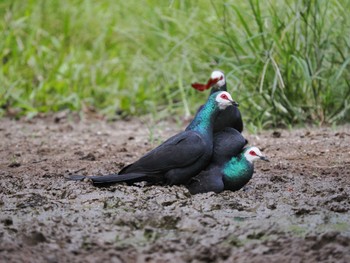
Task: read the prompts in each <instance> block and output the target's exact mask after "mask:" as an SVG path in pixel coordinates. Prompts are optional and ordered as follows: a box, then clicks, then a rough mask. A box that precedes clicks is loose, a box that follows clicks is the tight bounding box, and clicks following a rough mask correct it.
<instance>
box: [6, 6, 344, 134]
mask: <svg viewBox="0 0 350 263" xmlns="http://www.w3.org/2000/svg"><path fill="white" fill-rule="evenodd" d="M349 7H350V1H325V0H323V1H322V0H319V1H294V3H293V4H290V1H287V0H285V1H270V2H268V3H267V2H266V3H264V4H262V3H261V2H260V3H259V1H258V0H250V1H246V2H244V1H241V2H237V1H233V0H228V1H212V2H211V1H209V0H206V1H205V0H204V1H199V0H198V1H186V0H182V1H181V0H177V1H155V0H148V1H143V2H140V1H137V0H129V1H112V0H103V1H92V0H70V1H68V0H51V1H45V0H32V1H20V0H15V1H10V0H8V1H2V2H1V3H0V14H1V17H3V19H2V21H1V22H0V25H1V32H0V55H1V58H2V62H1V70H0V83H1V85H0V106H1V110H0V111H1V112H0V114H2V115H4V114H6V113H8V112H9V111H15V112H16V114H18V115H21V114H27V115H35V114H36V113H38V112H48V111H59V110H62V109H67V108H68V109H71V110H81V109H83V108H85V107H93V108H95V109H97V110H99V111H100V112H101V113H103V114H106V115H108V116H114V115H115V114H121V115H130V114H131V115H140V114H145V113H151V114H153V116H157V117H159V118H162V117H166V116H169V115H171V114H179V115H180V116H181V115H188V114H190V113H191V112H192V113H193V112H194V111H195V109H196V108H197V107H198V105H200V104H201V103H203V101H204V100H205V98H206V96H207V94H199V93H197V92H196V91H194V90H191V88H190V83H191V82H193V81H206V80H207V78H208V76H209V74H210V72H211V70H213V69H217V68H220V69H222V70H224V71H225V72H226V75H227V81H228V85H229V87H230V91H231V92H232V93H233V95H234V98H235V99H236V100H237V101H239V102H240V104H241V111H242V113H243V116H244V120H245V122H246V123H247V124H248V126H250V127H251V128H256V127H258V128H264V127H268V126H271V125H291V124H294V123H303V122H305V121H308V122H313V123H324V122H327V123H337V122H340V121H347V120H349V108H350V106H349V96H350V83H349V79H350V78H349V74H350V72H349V67H350V66H349V62H350V54H349V45H350V38H349V36H350V34H349V33H350V21H349V18H348V17H347V14H346V10H349Z"/></svg>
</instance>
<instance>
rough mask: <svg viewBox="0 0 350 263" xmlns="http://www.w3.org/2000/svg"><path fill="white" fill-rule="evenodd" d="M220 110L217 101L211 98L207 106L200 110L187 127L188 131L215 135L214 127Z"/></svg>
mask: <svg viewBox="0 0 350 263" xmlns="http://www.w3.org/2000/svg"><path fill="white" fill-rule="evenodd" d="M218 113H219V108H218V106H217V105H216V102H215V99H213V98H209V100H208V101H207V103H206V104H204V105H203V107H202V108H201V109H200V110H199V112H198V113H197V115H196V116H195V117H194V119H193V120H192V122H191V123H190V124H189V125H188V126H187V128H186V130H193V131H197V132H199V133H201V134H203V135H210V136H212V135H213V128H214V127H213V125H214V120H215V118H216V116H217V115H218Z"/></svg>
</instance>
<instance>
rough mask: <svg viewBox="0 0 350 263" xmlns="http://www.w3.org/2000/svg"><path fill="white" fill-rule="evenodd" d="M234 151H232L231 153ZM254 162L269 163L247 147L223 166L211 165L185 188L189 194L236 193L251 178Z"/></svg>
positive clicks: (256, 151) (258, 152) (256, 149)
mask: <svg viewBox="0 0 350 263" xmlns="http://www.w3.org/2000/svg"><path fill="white" fill-rule="evenodd" d="M235 150H236V149H233V152H234V151H235ZM256 160H263V161H269V160H268V159H267V158H266V157H265V156H263V155H262V153H261V152H260V150H259V148H257V147H255V146H249V147H246V148H244V149H243V151H242V152H241V153H239V154H238V155H234V156H233V157H232V158H231V159H229V160H228V161H226V162H225V163H223V164H221V165H220V164H219V165H217V164H215V163H212V164H211V165H210V166H209V167H208V169H205V170H203V171H201V172H200V173H199V174H198V175H197V176H195V177H193V178H192V179H191V181H190V183H189V184H188V185H187V188H188V190H189V192H190V193H191V194H198V193H207V192H215V193H220V192H223V191H224V190H230V191H237V190H239V189H241V188H242V187H243V186H244V185H246V184H247V183H248V182H249V180H250V179H251V178H252V176H253V172H254V162H255V161H256Z"/></svg>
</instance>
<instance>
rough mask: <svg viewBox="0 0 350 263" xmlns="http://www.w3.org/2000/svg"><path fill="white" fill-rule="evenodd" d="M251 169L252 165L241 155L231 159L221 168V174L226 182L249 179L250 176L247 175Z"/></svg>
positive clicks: (249, 174)
mask: <svg viewBox="0 0 350 263" xmlns="http://www.w3.org/2000/svg"><path fill="white" fill-rule="evenodd" d="M252 167H253V166H252V164H251V163H250V162H249V161H248V160H247V159H246V158H245V157H244V154H243V153H241V154H240V155H238V156H237V157H233V158H231V160H230V161H228V162H227V163H226V164H225V165H224V166H223V168H222V172H223V174H224V177H225V179H227V180H228V181H230V180H234V181H235V180H240V179H250V178H251V176H252V175H251V173H249V170H250V169H251V168H252ZM246 177H247V178H246Z"/></svg>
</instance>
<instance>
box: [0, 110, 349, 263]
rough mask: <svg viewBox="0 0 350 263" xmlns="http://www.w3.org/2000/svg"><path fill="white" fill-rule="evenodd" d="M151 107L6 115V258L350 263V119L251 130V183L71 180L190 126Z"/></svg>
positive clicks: (0, 198)
mask: <svg viewBox="0 0 350 263" xmlns="http://www.w3.org/2000/svg"><path fill="white" fill-rule="evenodd" d="M183 127H184V124H179V123H175V122H171V121H169V122H159V123H152V122H151V121H149V120H147V119H146V118H144V119H143V120H140V119H137V120H136V119H135V120H131V121H116V122H105V121H100V120H97V119H93V120H81V119H80V118H78V117H77V116H72V115H65V114H63V115H57V116H54V117H43V118H36V119H34V120H30V121H28V120H27V121H26V120H21V121H13V120H9V119H2V120H1V121H0V178H1V186H0V190H1V192H0V209H1V218H0V219H1V221H0V262H84V263H86V262H350V248H349V246H350V199H349V194H350V184H349V183H350V147H349V145H350V126H349V125H346V126H340V127H336V128H304V129H296V130H292V131H290V130H279V131H264V132H262V133H260V134H254V135H253V134H247V133H244V134H245V136H246V137H247V138H248V140H249V142H250V144H252V145H256V146H259V147H260V148H261V149H262V150H263V152H264V153H265V154H266V155H267V156H268V157H269V158H270V160H271V162H270V163H265V162H264V163H257V164H256V166H255V167H256V172H255V174H254V176H253V178H252V180H251V181H250V182H249V184H248V185H247V187H246V188H245V189H244V190H240V191H238V192H224V193H221V194H214V193H207V194H199V195H195V196H191V195H190V194H189V193H188V191H187V190H186V188H184V187H179V186H177V187H162V186H145V185H144V184H142V183H141V184H139V185H136V186H125V185H114V186H111V187H105V188H96V187H94V186H92V185H91V184H90V183H89V182H73V181H67V180H65V176H68V175H70V174H85V175H103V174H109V173H113V172H117V171H118V170H119V169H120V168H121V167H123V166H124V165H126V164H128V163H131V162H133V161H134V160H136V159H138V158H139V157H140V156H141V155H143V154H144V153H145V152H147V151H148V150H150V149H152V148H153V147H155V146H156V145H157V144H158V143H159V142H160V141H162V140H164V139H166V138H167V137H169V136H170V135H173V134H175V133H177V132H178V131H180V130H181V129H183Z"/></svg>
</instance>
